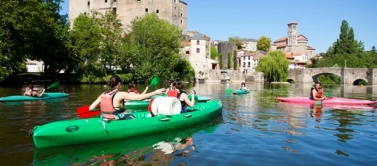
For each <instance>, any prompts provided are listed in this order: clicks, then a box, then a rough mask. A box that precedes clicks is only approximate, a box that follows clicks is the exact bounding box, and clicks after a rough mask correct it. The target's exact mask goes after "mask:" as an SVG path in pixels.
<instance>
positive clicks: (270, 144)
mask: <svg viewBox="0 0 377 166" xmlns="http://www.w3.org/2000/svg"><path fill="white" fill-rule="evenodd" d="M159 86H160V87H167V85H159ZM310 86H311V85H295V84H247V87H248V89H250V90H251V91H250V93H249V94H246V95H233V94H227V93H226V89H227V88H231V89H236V88H239V84H238V83H237V84H235V83H227V84H220V83H218V84H217V83H206V84H196V85H185V87H186V88H185V89H186V90H191V89H195V90H196V92H197V93H198V94H199V95H202V96H208V97H211V98H212V99H220V100H221V101H222V102H223V113H222V116H220V117H218V118H216V119H214V120H213V121H209V122H206V123H204V124H198V125H196V126H191V127H187V128H184V129H179V130H175V131H170V132H166V133H157V134H153V135H146V136H141V137H136V138H132V139H122V140H117V141H112V142H105V143H93V144H84V145H74V146H64V147H54V148H44V149H36V148H35V146H34V144H33V141H32V139H31V137H29V136H28V132H29V131H30V129H32V128H33V127H34V126H36V125H42V124H45V123H49V122H54V121H59V120H67V119H78V118H79V117H78V115H77V112H76V109H77V108H78V107H80V106H83V105H88V104H90V103H91V102H92V101H93V100H95V98H96V97H97V96H98V95H99V94H100V93H101V92H103V91H105V90H107V89H108V87H106V86H104V85H92V86H89V85H64V84H63V85H60V86H59V87H57V88H54V89H50V90H48V91H59V92H62V91H63V92H66V93H68V94H69V97H67V98H62V99H52V100H45V101H27V102H2V103H0V145H1V146H0V163H2V164H4V165H101V164H102V165H106V164H109V163H112V164H114V163H115V164H119V165H342V166H343V165H375V163H376V162H377V129H376V124H377V118H376V117H377V112H376V109H375V108H374V107H353V108H345V107H341V108H323V109H322V110H321V111H318V110H317V109H316V108H310V107H309V106H305V105H295V104H286V103H281V102H277V101H276V100H275V99H274V97H275V96H307V95H308V93H309V90H310ZM323 87H324V89H325V91H326V90H327V91H330V92H331V95H332V96H338V97H349V98H358V99H368V100H376V99H377V96H376V95H375V93H374V90H373V89H374V88H373V87H360V86H347V85H346V86H326V85H323ZM23 88H25V86H16V85H14V86H6V87H0V96H9V95H15V94H22V93H23V92H22V89H23ZM37 88H38V87H37ZM144 88H145V85H139V86H138V87H137V89H138V90H139V91H142V90H143V89H144ZM156 88H157V87H151V88H150V91H151V90H153V89H156ZM122 89H123V90H125V89H126V87H124V86H123V87H122ZM169 142H170V143H172V142H174V145H173V147H174V146H183V149H182V150H177V151H175V152H173V153H171V154H165V153H166V150H165V152H164V151H162V150H161V149H156V148H155V147H156V145H157V144H159V145H167V143H169Z"/></svg>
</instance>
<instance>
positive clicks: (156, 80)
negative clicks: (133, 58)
mask: <svg viewBox="0 0 377 166" xmlns="http://www.w3.org/2000/svg"><path fill="white" fill-rule="evenodd" d="M158 83H160V77H158V76H153V78H152V80H151V84H150V85H149V86H155V85H157V84H158Z"/></svg>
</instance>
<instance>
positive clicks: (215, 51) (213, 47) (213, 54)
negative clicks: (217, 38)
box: [211, 45, 218, 59]
mask: <svg viewBox="0 0 377 166" xmlns="http://www.w3.org/2000/svg"><path fill="white" fill-rule="evenodd" d="M217 54H218V51H217V48H216V47H215V46H213V45H211V59H216V57H217Z"/></svg>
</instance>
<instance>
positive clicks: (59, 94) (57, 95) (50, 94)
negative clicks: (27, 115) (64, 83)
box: [0, 92, 68, 102]
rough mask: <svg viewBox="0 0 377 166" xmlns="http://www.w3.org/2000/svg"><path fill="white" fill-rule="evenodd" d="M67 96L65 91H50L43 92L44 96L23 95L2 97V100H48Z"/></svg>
mask: <svg viewBox="0 0 377 166" xmlns="http://www.w3.org/2000/svg"><path fill="white" fill-rule="evenodd" d="M67 96H68V94H67V93H63V92H48V93H47V92H46V93H44V94H43V96H42V97H32V96H23V95H15V96H5V97H0V102H8V101H32V100H47V99H55V98H62V97H67Z"/></svg>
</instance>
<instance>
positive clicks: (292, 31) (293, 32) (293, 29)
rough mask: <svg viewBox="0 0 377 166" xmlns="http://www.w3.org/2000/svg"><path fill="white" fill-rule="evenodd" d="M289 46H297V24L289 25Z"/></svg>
mask: <svg viewBox="0 0 377 166" xmlns="http://www.w3.org/2000/svg"><path fill="white" fill-rule="evenodd" d="M287 44H288V46H292V45H296V44H297V23H296V22H291V23H288V43H287Z"/></svg>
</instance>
